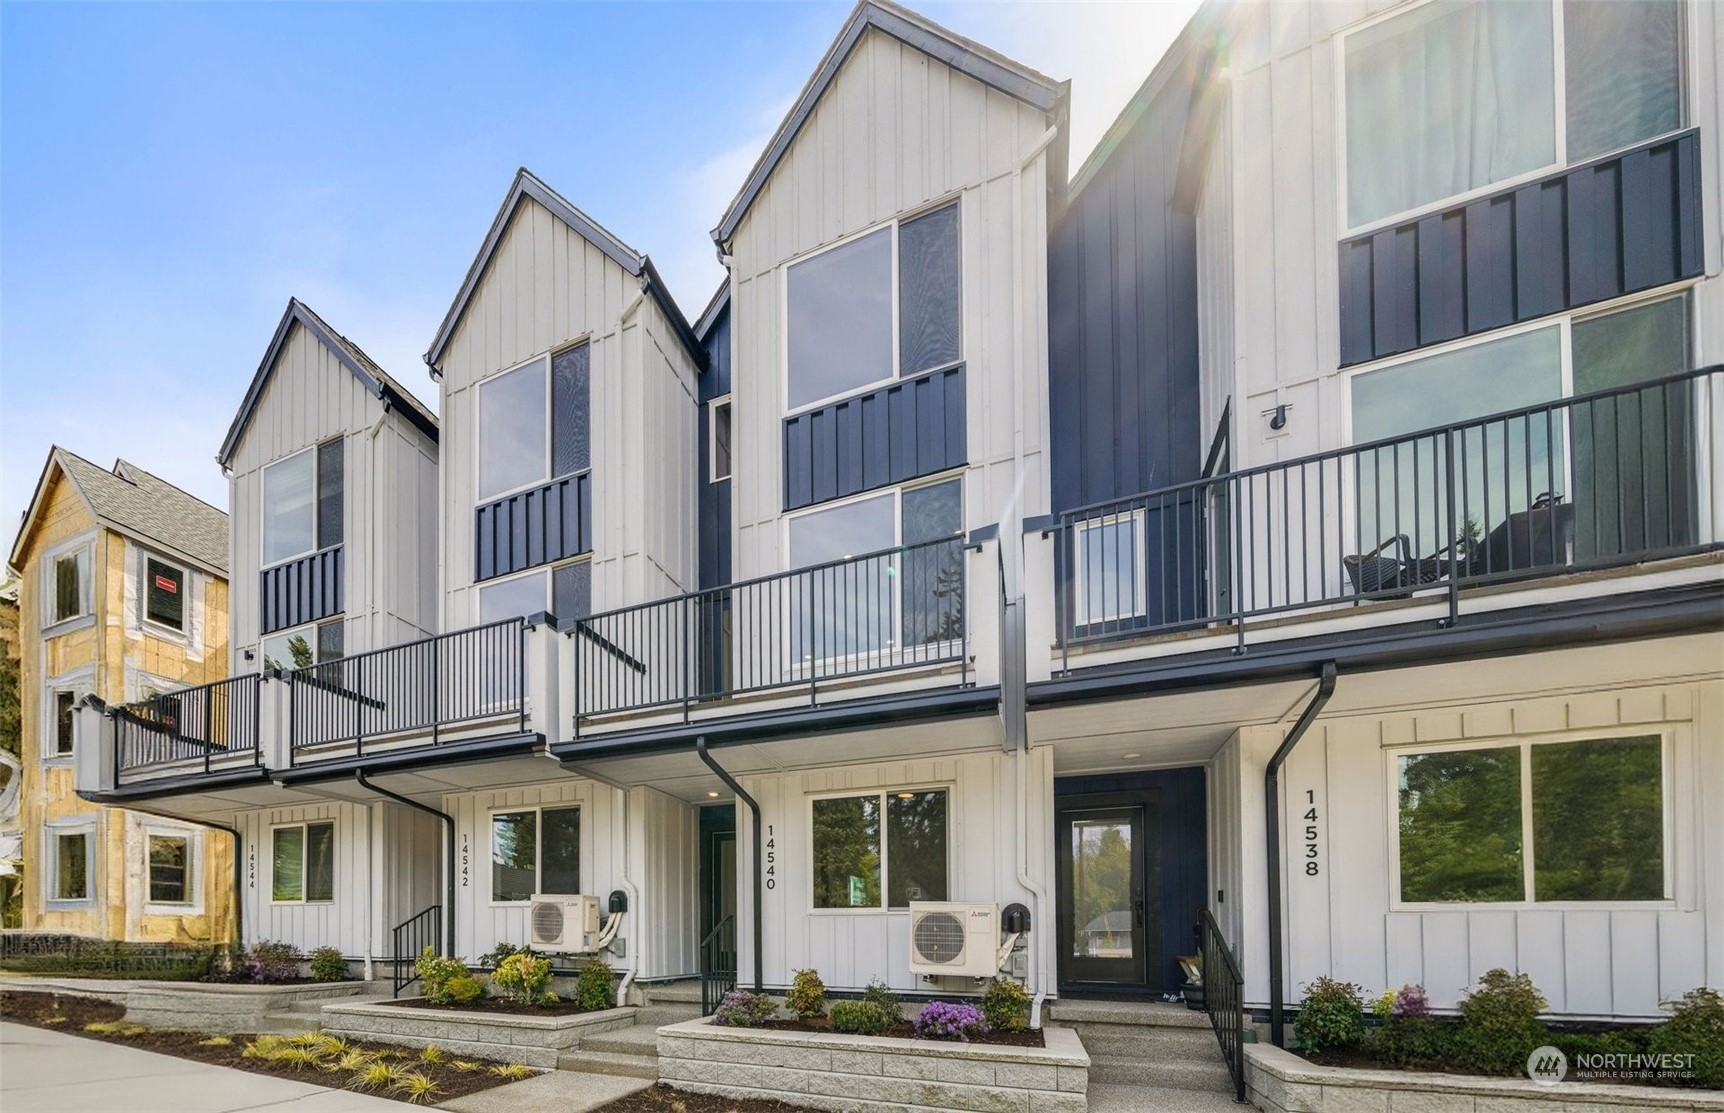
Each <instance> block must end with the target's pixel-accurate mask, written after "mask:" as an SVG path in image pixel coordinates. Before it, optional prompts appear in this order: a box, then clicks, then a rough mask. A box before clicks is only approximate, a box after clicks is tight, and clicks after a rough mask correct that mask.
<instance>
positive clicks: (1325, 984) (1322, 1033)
mask: <svg viewBox="0 0 1724 1113" xmlns="http://www.w3.org/2000/svg"><path fill="white" fill-rule="evenodd" d="M1363 992H1364V991H1363V990H1362V989H1360V988H1359V987H1358V986H1356V985H1354V984H1353V983H1351V982H1338V981H1336V980H1335V979H1333V978H1318V979H1317V980H1316V981H1314V982H1312V983H1311V984H1310V985H1307V986H1306V987H1305V999H1304V1000H1303V1001H1301V1002H1300V1003H1299V1014H1298V1015H1297V1016H1295V1017H1294V1018H1293V1038H1294V1041H1295V1042H1296V1043H1297V1044H1298V1046H1299V1048H1300V1050H1303V1051H1329V1050H1332V1049H1335V1048H1342V1047H1353V1046H1354V1045H1356V1044H1357V1043H1358V1042H1359V1041H1360V1040H1362V1039H1364V1038H1365V1002H1364V1001H1363V1000H1362V999H1361V996H1360V995H1361V994H1362V993H1363Z"/></svg>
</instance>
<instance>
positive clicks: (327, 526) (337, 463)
mask: <svg viewBox="0 0 1724 1113" xmlns="http://www.w3.org/2000/svg"><path fill="white" fill-rule="evenodd" d="M346 448H347V442H346V441H345V440H340V439H338V440H333V441H325V442H324V443H322V444H320V445H318V446H317V547H318V548H319V549H327V548H329V547H331V546H332V545H339V544H341V539H342V537H343V535H344V532H345V530H346V523H345V521H344V513H345V507H344V501H345V500H344V491H343V488H344V487H345V485H346V479H347V453H346Z"/></svg>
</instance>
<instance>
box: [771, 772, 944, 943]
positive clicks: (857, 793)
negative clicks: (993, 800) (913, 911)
mask: <svg viewBox="0 0 1724 1113" xmlns="http://www.w3.org/2000/svg"><path fill="white" fill-rule="evenodd" d="M900 792H913V793H920V792H944V793H945V794H946V881H947V886H946V896H945V898H944V901H945V902H950V901H955V900H957V899H958V898H956V897H954V896H953V895H952V884H951V883H952V881H953V880H954V879H955V878H956V877H957V876H958V874H957V870H956V869H955V868H954V863H955V862H956V860H957V853H956V846H955V843H956V842H957V840H956V838H954V825H953V823H952V801H953V799H954V798H955V796H956V793H957V782H956V781H925V782H920V781H919V782H911V783H908V784H893V785H887V786H884V787H880V788H867V789H864V788H847V789H833V790H831V791H823V792H810V793H806V794H805V795H804V804H803V808H802V812H803V830H804V831H806V832H807V833H808V844H807V845H808V864H807V873H806V875H805V876H806V877H807V879H808V902H807V909H806V911H807V912H808V914H809V915H810V916H908V915H909V914H910V908H909V906H908V905H905V906H904V907H902V908H894V907H892V905H891V896H890V894H891V891H892V888H891V887H892V861H891V859H892V855H891V853H890V852H889V851H888V849H887V846H886V834H887V820H886V809H887V808H888V807H889V806H890V805H888V804H887V802H886V798H887V797H888V796H892V795H895V794H897V793H900ZM868 796H873V797H875V798H876V799H878V800H879V801H880V903H879V904H878V905H875V906H873V907H854V908H819V907H817V906H816V905H815V903H814V858H815V855H814V802H815V801H816V800H852V799H861V798H864V797H868ZM935 903H942V902H935Z"/></svg>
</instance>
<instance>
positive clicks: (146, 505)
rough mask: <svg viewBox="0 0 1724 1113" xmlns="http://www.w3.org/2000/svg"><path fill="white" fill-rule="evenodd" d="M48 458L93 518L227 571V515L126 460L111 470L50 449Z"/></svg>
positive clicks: (63, 450)
mask: <svg viewBox="0 0 1724 1113" xmlns="http://www.w3.org/2000/svg"><path fill="white" fill-rule="evenodd" d="M54 456H55V458H56V459H57V460H58V461H59V463H60V467H61V468H62V469H63V470H64V471H65V473H66V475H67V477H68V478H70V479H71V480H72V482H73V483H75V484H76V485H77V487H78V490H79V491H80V492H82V494H83V496H84V498H85V499H86V500H87V501H88V502H89V504H90V510H91V511H92V512H93V513H94V514H95V515H96V517H98V518H101V519H103V520H104V521H105V522H108V523H110V524H112V525H113V526H115V527H117V528H118V529H120V530H121V531H122V532H125V533H130V534H133V535H135V536H137V537H138V538H140V539H142V540H146V541H150V542H153V543H155V544H157V545H159V546H161V547H162V548H163V549H165V550H168V551H170V552H178V553H182V554H184V555H185V556H188V557H191V558H192V559H193V560H196V561H198V562H199V563H201V564H205V565H208V566H209V567H211V568H217V569H220V570H221V571H223V572H226V571H227V569H228V547H227V543H228V534H227V514H226V513H224V512H223V511H220V510H217V509H216V508H215V507H213V506H211V505H210V504H209V503H207V502H204V501H203V500H202V499H200V498H198V497H196V496H195V495H190V494H187V493H186V492H185V491H182V490H180V489H179V488H178V487H175V486H174V485H173V484H172V483H169V482H168V481H167V480H165V479H162V478H160V477H158V476H155V475H151V474H150V473H149V472H147V471H145V470H144V469H143V468H140V467H138V466H137V465H136V464H133V463H130V462H129V461H126V460H116V461H115V462H114V467H113V470H111V471H110V470H109V469H107V468H104V467H100V466H98V465H96V464H92V463H90V461H88V460H86V459H84V458H83V457H82V456H77V455H75V454H73V453H71V452H67V451H66V450H65V449H63V448H55V449H54Z"/></svg>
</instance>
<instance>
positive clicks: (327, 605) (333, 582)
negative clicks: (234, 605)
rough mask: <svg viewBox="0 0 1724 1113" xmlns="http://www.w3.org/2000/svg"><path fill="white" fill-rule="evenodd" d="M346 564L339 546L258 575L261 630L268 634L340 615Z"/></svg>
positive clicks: (344, 606)
mask: <svg viewBox="0 0 1724 1113" xmlns="http://www.w3.org/2000/svg"><path fill="white" fill-rule="evenodd" d="M345 568H346V560H345V558H344V557H343V555H342V547H341V546H340V545H336V546H333V547H331V548H328V549H324V550H322V551H321V552H316V553H312V554H310V555H308V556H302V557H300V558H299V559H297V560H290V561H288V562H287V563H286V564H278V565H276V566H275V567H273V568H265V569H264V570H263V571H262V572H261V573H260V574H259V584H258V588H259V590H258V604H259V610H260V613H259V615H258V618H259V627H258V628H259V629H260V630H261V631H262V632H263V633H265V634H272V633H274V632H275V631H277V630H286V629H288V628H289V627H293V626H301V625H304V624H305V623H307V622H316V621H317V620H318V619H320V618H328V617H329V616H330V615H333V614H340V613H341V612H342V611H343V610H344V609H345V608H346V604H345V602H344V600H343V592H342V584H343V580H344V576H343V572H344V570H345Z"/></svg>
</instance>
